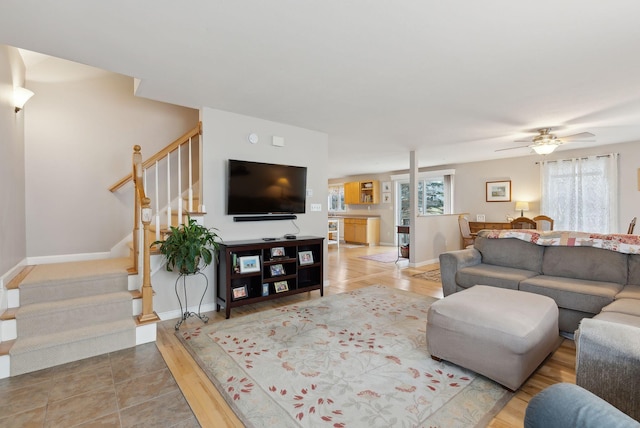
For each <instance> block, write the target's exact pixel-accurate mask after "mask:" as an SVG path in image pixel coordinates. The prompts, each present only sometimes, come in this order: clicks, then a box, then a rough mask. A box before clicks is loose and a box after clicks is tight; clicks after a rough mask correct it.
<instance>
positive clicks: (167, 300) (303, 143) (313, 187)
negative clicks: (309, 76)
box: [154, 108, 328, 313]
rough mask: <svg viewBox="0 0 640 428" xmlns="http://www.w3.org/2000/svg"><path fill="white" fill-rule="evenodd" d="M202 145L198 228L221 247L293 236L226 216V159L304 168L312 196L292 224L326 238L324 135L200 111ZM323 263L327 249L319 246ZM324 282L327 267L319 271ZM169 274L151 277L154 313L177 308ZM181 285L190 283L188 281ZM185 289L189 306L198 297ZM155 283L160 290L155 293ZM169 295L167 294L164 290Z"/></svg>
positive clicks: (284, 225)
mask: <svg viewBox="0 0 640 428" xmlns="http://www.w3.org/2000/svg"><path fill="white" fill-rule="evenodd" d="M201 120H202V134H203V137H202V140H203V153H202V163H203V179H202V181H203V182H202V189H203V195H204V198H203V199H204V200H203V203H204V205H205V207H206V211H207V214H206V216H205V217H204V224H205V226H207V227H215V228H217V229H218V234H219V235H220V237H221V238H222V239H223V240H224V241H234V240H244V239H261V238H264V237H282V236H283V235H285V234H287V233H296V232H297V231H298V230H297V228H296V226H295V225H294V224H293V223H292V221H290V220H279V221H257V222H234V221H233V216H229V215H227V214H226V197H227V191H226V186H227V161H228V160H229V159H240V160H249V161H255V162H267V163H279V164H285V165H296V166H306V167H307V190H310V191H312V192H313V196H307V204H306V213H305V214H297V216H298V219H297V220H295V223H296V224H297V226H298V227H299V228H300V235H306V236H321V237H326V231H327V181H328V177H327V173H326V171H327V168H326V167H327V162H328V160H327V159H328V137H327V135H326V134H324V133H321V132H316V131H311V130H308V129H303V128H299V127H295V126H291V125H286V124H282V123H276V122H271V121H268V120H263V119H258V118H254V117H249V116H243V115H239V114H234V113H229V112H224V111H220V110H215V109H210V108H204V109H203V110H202V112H201ZM252 133H255V134H257V135H258V137H259V142H258V143H257V144H251V143H249V141H248V139H247V137H248V136H249V134H252ZM273 136H279V137H283V138H284V141H285V146H284V147H275V146H273V145H272V144H271V141H272V137H273ZM310 204H321V206H322V211H319V212H311V211H310ZM324 247H325V249H324V251H325V259H326V255H327V245H326V241H325V246H324ZM324 272H325V281H326V273H327V267H326V265H325V269H324ZM205 274H206V275H207V277H208V278H209V286H210V287H213V286H214V284H215V280H214V278H215V271H214V269H213V267H211V266H209V267H208V268H207V269H206V270H205ZM175 278H176V275H175V274H168V273H164V272H163V273H158V274H156V275H155V276H154V289H155V290H156V296H155V298H154V307H155V310H156V311H157V312H159V313H161V312H166V311H168V310H171V309H173V308H175V307H176V306H177V302H176V297H175V294H172V293H173V287H174V285H173V282H172V281H175ZM187 281H190V279H188V280H187ZM193 281H194V287H192V288H189V289H188V299H189V301H190V302H194V304H195V302H197V301H198V300H199V299H200V296H201V294H200V296H199V295H198V292H200V293H201V292H202V291H201V288H200V289H198V287H200V285H199V284H195V281H197V280H195V279H194V280H193ZM160 283H163V284H164V285H163V286H162V287H163V290H162V291H161V292H159V291H158V289H159V285H158V284H160ZM169 289H170V290H171V293H169V292H168V290H169ZM210 290H211V291H210V292H208V293H207V295H206V296H205V299H204V302H203V305H205V306H207V307H208V308H210V307H211V306H213V304H214V302H215V300H214V295H215V292H214V291H213V288H210Z"/></svg>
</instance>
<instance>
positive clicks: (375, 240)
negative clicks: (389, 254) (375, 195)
mask: <svg viewBox="0 0 640 428" xmlns="http://www.w3.org/2000/svg"><path fill="white" fill-rule="evenodd" d="M344 242H349V243H353V244H365V245H379V244H380V219H379V218H377V217H362V218H360V217H345V219H344Z"/></svg>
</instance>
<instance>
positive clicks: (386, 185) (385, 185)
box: [382, 181, 391, 192]
mask: <svg viewBox="0 0 640 428" xmlns="http://www.w3.org/2000/svg"><path fill="white" fill-rule="evenodd" d="M382 191H383V192H391V182H390V181H383V182H382Z"/></svg>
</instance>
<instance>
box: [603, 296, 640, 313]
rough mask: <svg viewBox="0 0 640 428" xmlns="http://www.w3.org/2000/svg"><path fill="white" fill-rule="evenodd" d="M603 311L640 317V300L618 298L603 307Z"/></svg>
mask: <svg viewBox="0 0 640 428" xmlns="http://www.w3.org/2000/svg"><path fill="white" fill-rule="evenodd" d="M602 312H619V313H621V314H628V315H635V316H637V317H640V300H636V299H618V300H615V301H614V302H613V303H610V304H608V305H607V306H605V307H604V308H602Z"/></svg>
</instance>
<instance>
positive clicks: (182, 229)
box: [151, 215, 222, 275]
mask: <svg viewBox="0 0 640 428" xmlns="http://www.w3.org/2000/svg"><path fill="white" fill-rule="evenodd" d="M216 230H217V229H214V228H211V229H207V228H206V227H204V226H202V225H201V224H199V223H198V222H197V221H196V220H194V219H192V218H191V216H189V215H187V223H186V224H181V225H180V226H178V227H174V226H171V231H170V232H169V236H167V238H166V239H165V240H164V241H156V242H154V243H153V244H151V245H157V244H160V248H159V251H160V253H162V254H163V255H164V256H165V257H166V259H167V266H166V269H167V270H168V271H169V272H179V273H181V274H186V275H190V274H194V273H196V272H198V271H199V270H200V269H202V268H204V267H205V266H207V265H209V264H211V262H212V261H213V252H214V251H218V249H219V248H220V242H222V240H221V239H220V237H219V236H218V235H217V234H216V232H215V231H216ZM201 262H202V264H201Z"/></svg>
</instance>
